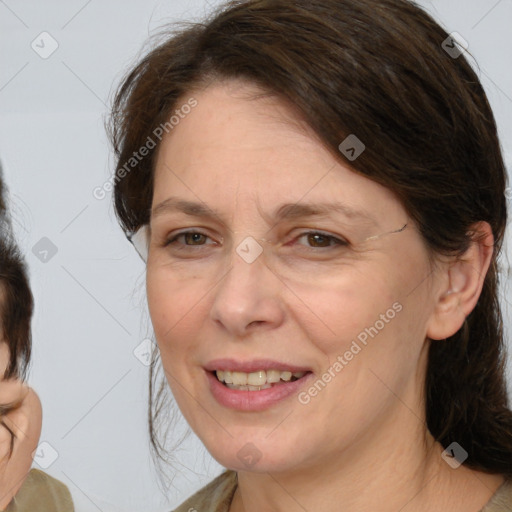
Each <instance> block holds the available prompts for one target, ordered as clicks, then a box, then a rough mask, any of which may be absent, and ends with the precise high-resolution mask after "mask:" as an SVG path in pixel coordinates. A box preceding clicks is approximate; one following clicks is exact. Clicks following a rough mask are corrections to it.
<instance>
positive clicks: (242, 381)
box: [231, 372, 247, 386]
mask: <svg viewBox="0 0 512 512" xmlns="http://www.w3.org/2000/svg"><path fill="white" fill-rule="evenodd" d="M231 377H232V379H233V384H234V385H235V386H246V385H247V373H242V372H233V373H232V374H231Z"/></svg>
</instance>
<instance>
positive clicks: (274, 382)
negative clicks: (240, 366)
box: [210, 370, 311, 391]
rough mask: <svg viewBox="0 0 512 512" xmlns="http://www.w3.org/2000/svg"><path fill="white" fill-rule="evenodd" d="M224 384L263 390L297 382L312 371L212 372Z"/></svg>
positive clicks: (240, 388)
mask: <svg viewBox="0 0 512 512" xmlns="http://www.w3.org/2000/svg"><path fill="white" fill-rule="evenodd" d="M210 373H211V374H212V375H213V376H214V377H215V378H216V379H217V380H218V381H219V382H220V383H221V384H222V385H224V386H225V387H227V388H229V389H233V390H238V391H262V390H264V389H270V388H273V387H277V386H282V385H283V384H286V383H290V382H295V381H296V380H300V379H302V378H303V377H305V376H306V375H307V374H309V373H311V372H309V371H300V372H292V371H289V370H285V371H282V370H257V371H254V372H250V373H247V372H237V371H229V370H214V371H212V372H210Z"/></svg>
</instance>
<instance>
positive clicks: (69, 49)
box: [0, 0, 512, 512]
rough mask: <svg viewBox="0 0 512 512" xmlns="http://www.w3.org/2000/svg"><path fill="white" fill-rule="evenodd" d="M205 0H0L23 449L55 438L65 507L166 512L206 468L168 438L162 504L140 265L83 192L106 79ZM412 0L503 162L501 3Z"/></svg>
mask: <svg viewBox="0 0 512 512" xmlns="http://www.w3.org/2000/svg"><path fill="white" fill-rule="evenodd" d="M217 3H218V2H210V3H207V2H205V1H203V0H195V1H190V0H189V1H184V0H173V1H154V2H151V1H145V0H131V1H121V0H107V1H100V0H89V1H85V0H68V1H63V0H62V1H57V0H46V1H41V0H4V1H2V0H0V46H1V49H2V52H1V56H0V160H1V161H2V163H3V166H4V173H5V175H6V178H7V182H8V185H9V187H10V191H11V196H12V208H13V214H14V216H15V225H16V232H17V234H18V237H19V241H20V244H21V246H22V248H23V249H24V251H25V253H26V254H27V260H28V264H29V266H30V272H31V280H32V286H33V291H34V295H35V300H36V312H35V318H34V323H33V332H34V356H33V363H32V370H31V374H30V379H29V382H30V384H31V385H32V386H33V387H34V388H35V389H36V391H37V392H38V394H39V396H40V398H41V401H42V403H43V409H44V419H43V431H42V435H41V442H46V443H49V445H51V448H49V447H48V446H46V445H43V450H42V452H40V454H41V455H40V458H39V459H38V460H40V461H41V462H42V463H43V464H46V463H48V462H49V461H51V457H52V453H53V451H52V450H55V451H56V453H57V454H58V458H57V459H56V460H55V461H54V462H53V463H52V464H51V465H50V466H49V467H48V468H47V469H46V471H47V472H48V473H50V474H51V475H53V476H55V477H56V478H59V479H60V480H62V481H63V482H64V483H66V484H67V485H68V486H69V489H70V490H71V492H72V494H73V498H74V500H75V503H76V508H77V511H79V512H80V511H97V510H101V511H103V512H107V511H109V512H110V511H123V512H127V511H139V510H145V511H166V510H170V509H172V508H173V507H174V506H176V505H177V504H178V503H180V502H181V501H183V500H184V499H185V498H186V497H187V496H188V495H190V494H191V493H192V492H193V491H194V490H195V489H197V488H199V487H201V486H202V485H204V484H205V483H206V482H207V481H209V480H210V479H211V478H212V477H213V476H214V475H216V474H218V473H219V472H220V471H221V468H220V466H219V465H218V464H217V463H215V462H214V461H213V460H212V459H211V458H210V457H209V455H208V454H207V453H206V452H205V450H204V448H202V447H201V445H200V443H199V442H198V441H197V440H196V439H195V438H194V437H193V436H192V437H191V438H190V440H189V441H187V442H185V443H184V444H183V445H182V448H181V449H180V451H179V452H178V456H179V460H180V462H179V463H177V466H176V478H175V480H174V488H173V489H171V491H170V492H169V493H167V497H168V500H169V501H168V502H166V501H165V500H166V498H165V496H164V495H163V494H162V493H161V492H160V489H159V487H158V486H157V483H156V482H157V478H156V472H155V470H154V469H153V468H152V465H151V463H150V459H149V448H148V446H149V445H148V436H147V433H146V430H147V429H146V400H147V376H148V370H147V367H146V366H144V364H142V363H141V362H140V361H139V360H138V359H137V358H136V357H135V356H134V354H133V351H134V349H135V348H136V347H137V346H138V345H139V344H140V343H141V341H142V340H143V339H144V338H146V337H147V336H148V335H150V328H149V322H148V320H147V314H146V312H145V302H144V267H143V265H142V262H141V261H140V260H139V259H138V257H137V255H136V254H135V252H134V251H133V250H132V248H131V247H130V246H129V244H128V243H127V242H126V240H125V239H124V237H123V235H122V233H121V231H120V229H119V228H118V226H117V224H116V221H115V218H114V215H113V210H112V207H111V205H110V198H111V197H110V194H109V195H108V196H107V197H106V198H105V199H103V200H97V199H95V198H94V197H93V194H92V191H93V189H94V188H95V187H97V186H101V185H102V184H103V183H104V182H105V181H106V180H107V179H108V177H109V175H110V173H111V172H112V169H113V158H112V156H111V155H110V149H109V147H108V143H107V139H106V136H105V132H104V129H103V122H104V118H105V115H106V113H107V112H108V104H109V99H110V98H111V93H112V90H113V84H117V83H119V79H120V77H121V76H122V75H123V74H124V72H125V71H126V69H127V67H128V66H129V65H130V64H133V63H134V62H135V60H136V56H137V54H138V53H139V51H140V50H141V47H142V44H143V43H144V41H146V39H147V37H148V35H150V34H152V33H154V32H155V30H157V29H158V28H159V27H161V26H162V25H163V24H164V23H166V22H169V21H173V20H179V19H187V20H191V19H194V18H197V17H198V16H199V17H200V16H201V15H202V14H204V13H205V12H209V10H210V8H211V6H212V5H216V4H217ZM420 3H421V4H422V5H424V6H425V7H426V8H427V10H428V11H429V12H431V13H432V14H433V15H434V16H435V17H436V18H437V19H438V20H439V21H440V22H441V23H442V24H443V25H444V26H445V28H446V29H447V30H448V32H452V31H457V32H459V33H460V34H461V35H462V36H463V37H464V38H465V39H466V40H467V41H468V43H469V50H470V51H471V53H472V54H473V56H474V57H475V58H476V60H477V62H478V64H479V66H480V72H479V73H480V76H481V79H482V81H483V84H484V86H485V89H486V91H487V93H488V95H489V98H490V101H491V104H492V106H493V109H494V112H495V115H496V118H497V121H498V126H499V131H500V136H501V140H502V145H503V148H504V152H505V155H506V158H507V162H508V165H509V169H510V164H511V163H512V143H511V137H512V68H511V65H510V63H511V60H510V55H511V50H512V35H511V32H510V25H511V22H512V1H511V0H500V1H496V0H438V1H426V0H425V1H423V2H420ZM43 31H47V32H48V33H50V34H51V36H52V38H54V39H55V40H56V41H57V43H58V45H59V46H58V49H57V50H56V51H55V52H54V53H53V54H52V55H51V56H50V57H48V58H47V59H43V58H41V57H40V56H39V55H38V54H37V53H36V52H35V51H34V50H33V49H32V48H31V43H32V41H33V40H36V42H37V41H40V37H39V34H41V32H43ZM440 43H441V42H440ZM39 44H40V45H41V43H39ZM49 44H50V41H49V40H47V41H46V44H45V48H46V49H48V48H49ZM43 237H47V238H48V239H50V240H51V242H52V243H53V244H54V245H55V246H56V248H57V253H56V254H55V255H54V256H53V257H51V258H50V257H49V256H50V254H49V255H48V257H47V258H48V261H46V262H44V261H41V260H40V259H39V258H38V257H36V255H35V254H34V253H33V252H32V249H33V247H34V246H35V245H36V244H37V243H38V242H39V241H40V240H41V238H43ZM40 243H41V242H40ZM36 247H39V246H36ZM43 249H44V247H43ZM40 250H42V249H40ZM36 252H38V251H36ZM42 256H44V254H39V257H42ZM504 265H507V263H506V262H504ZM508 293H509V292H508V289H507V290H503V302H504V305H505V306H506V307H507V310H506V315H507V317H506V322H507V331H508V330H509V326H510V323H511V322H510V319H511V313H510V309H509V308H508V304H509V302H510V298H509V296H508ZM509 371H510V368H509ZM45 461H46V463H45ZM34 467H38V466H37V464H36V463H34Z"/></svg>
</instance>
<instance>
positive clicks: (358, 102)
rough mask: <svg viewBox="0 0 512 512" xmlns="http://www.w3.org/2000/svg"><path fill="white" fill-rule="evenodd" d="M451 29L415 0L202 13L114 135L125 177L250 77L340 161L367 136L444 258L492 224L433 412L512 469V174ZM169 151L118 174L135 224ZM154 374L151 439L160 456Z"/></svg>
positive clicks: (146, 80) (472, 446)
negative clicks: (192, 100)
mask: <svg viewBox="0 0 512 512" xmlns="http://www.w3.org/2000/svg"><path fill="white" fill-rule="evenodd" d="M448 37H449V36H448V34H447V32H446V31H445V30H444V29H443V28H441V27H440V25H439V24H438V23H437V22H436V21H434V20H433V18H432V17H431V16H430V15H428V14H427V13H426V12H425V11H423V10H422V9H421V8H420V7H419V6H418V5H416V4H415V3H413V2H410V1H406V0H294V1H293V2H290V1H289V0H246V1H238V2H230V3H228V4H226V5H225V6H223V7H222V8H220V9H218V10H217V11H216V12H214V13H213V14H212V15H211V17H210V18H209V19H208V20H205V21H204V22H203V23H199V24H190V25H187V26H186V27H184V28H181V29H180V30H178V31H176V32H175V33H174V34H173V35H172V36H170V37H169V35H167V38H166V40H165V41H164V42H163V43H161V44H160V45H159V46H158V47H156V48H155V49H153V50H152V51H151V52H150V53H149V54H147V55H146V56H145V57H144V58H143V59H142V60H141V61H140V62H139V63H138V64H137V66H136V67H135V68H134V69H133V70H132V71H131V72H130V73H129V74H128V75H127V77H126V78H125V79H124V81H123V83H122V85H121V86H120V88H119V90H118V92H117V96H116V97H115V100H114V104H113V110H112V117H111V124H110V136H111V139H112V143H113V147H114V149H115V152H116V156H117V159H118V165H117V168H116V173H119V170H120V169H121V168H122V166H123V164H124V163H125V162H127V161H128V160H129V158H130V157H131V156H132V154H133V152H134V151H137V150H138V149H139V148H140V147H142V146H143V145H144V144H145V143H146V140H147V138H148V137H150V136H151V135H152V133H153V130H154V129H155V128H156V127H157V126H158V125H160V124H163V123H165V122H166V121H167V118H168V116H169V115H171V114H172V112H173V110H174V109H175V108H176V107H177V106H179V105H178V104H177V102H178V100H179V99H180V98H182V97H184V95H186V94H190V92H191V91H192V89H193V88H196V87H198V86H201V85H204V84H205V83H207V82H209V81H212V80H216V79H222V80H223V79H232V78H233V79H234V78H237V79H238V78H241V79H246V80H248V81H250V82H252V83H254V84H257V85H259V86H261V87H262V88H263V90H265V91H268V92H270V93H273V94H275V95H277V96H278V97H280V98H282V99H284V100H286V101H287V102H289V103H291V104H293V105H294V106H295V107H296V108H297V109H298V111H299V112H300V113H301V115H302V116H303V118H304V119H305V120H306V122H307V123H308V124H309V125H310V126H311V127H312V128H313V129H314V131H315V132H316V134H317V135H318V136H319V138H320V139H321V140H322V141H323V143H324V144H325V145H326V147H327V148H329V149H330V150H331V151H332V153H333V154H336V155H337V157H338V158H339V159H342V158H343V156H342V155H341V154H340V152H339V150H338V146H339V144H340V143H341V142H342V141H343V140H344V139H345V138H346V137H347V136H348V135H349V134H355V135H356V136H357V137H358V138H359V139H360V140H361V141H363V143H364V144H365V146H366V150H365V151H364V152H363V153H362V154H361V155H360V156H359V157H358V158H357V160H355V161H353V162H351V167H352V169H353V170H354V172H357V173H360V174H362V175H364V176H366V177H368V178H370V179H372V180H374V181H375V182H377V183H379V184H381V185H383V186H384V187H386V188H388V189H390V190H391V191H393V192H394V193H395V194H396V195H397V197H398V198H399V200H400V201H401V203H402V204H403V206H404V208H405V209H406V211H407V212H408V214H409V215H410V217H411V218H412V219H413V220H414V222H415V223H416V225H417V226H418V228H419V230H420V232H421V234H422V236H423V238H424V240H425V242H426V244H427V246H428V247H429V251H430V253H431V254H432V255H433V254H446V255H451V256H454V255H457V256H460V255H462V254H463V253H464V252H465V251H466V249H467V248H468V246H469V243H470V241H471V236H472V233H471V229H470V227H471V226H472V225H473V224H474V223H476V222H478V221H487V222H488V223H489V224H490V226H491V227H492V232H493V235H494V240H495V244H494V249H495V251H494V254H493V258H492V262H491V266H490V268H489V271H488V272H487V275H486V276H485V281H484V285H483V290H482V293H481V295H480V298H479V300H478V303H477V305H476V307H475V308H474V310H473V311H472V312H471V314H470V315H468V317H467V319H466V322H465V324H464V327H463V328H462V329H460V330H459V331H458V332H457V333H456V334H454V335H453V336H451V337H450V338H448V339H446V340H441V341H433V342H431V346H430V352H429V361H428V369H427V372H428V373H427V379H426V387H425V393H426V397H425V399H426V416H427V425H428V428H429V430H430V432H431V433H432V435H433V436H434V437H435V438H436V439H437V440H438V441H439V442H440V443H441V444H442V445H443V446H444V447H446V446H447V445H449V444H450V443H451V442H452V441H456V442H458V443H459V444H460V445H461V446H463V447H464V449H465V450H466V451H467V452H468V454H469V457H468V459H467V460H466V461H465V464H466V465H467V466H469V467H472V468H474V469H478V470H482V471H486V472H490V473H501V474H504V475H508V476H512V412H511V411H510V410H509V408H508V398H507V389H506V381H505V347H504V343H503V330H502V329H503V327H502V316H501V310H500V304H499V298H498V277H499V275H498V268H497V258H498V255H499V253H500V251H501V246H502V241H503V235H504V230H505V227H506V219H507V205H506V197H505V186H506V171H505V167H504V163H503V158H502V154H501V149H500V144H499V140H498V136H497V130H496V124H495V119H494V116H493V113H492V111H491V108H490V106H489V103H488V101H487V98H486V95H485V92H484V90H483V88H482V85H481V84H480V81H479V79H478V77H477V75H476V74H475V72H474V71H473V69H472V67H471V66H470V64H469V63H468V61H467V60H466V57H465V56H464V55H459V56H458V58H455V57H456V55H454V54H451V55H450V54H449V53H448V52H447V51H445V48H446V45H445V47H443V41H445V40H446V39H447V38H448ZM450 45H452V46H453V44H452V43H451V42H450ZM157 149H158V145H157V146H156V148H155V149H153V150H152V151H151V153H150V154H149V155H148V157H147V158H144V159H142V160H141V161H140V162H139V163H138V164H137V166H136V168H134V169H133V170H131V171H130V172H128V173H126V172H125V173H123V174H122V175H120V174H117V178H119V177H120V176H122V179H116V186H115V190H114V201H115V209H116V213H117V216H118V219H119V221H120V223H121V225H122V227H123V228H124V230H125V231H126V232H127V233H131V232H134V231H136V230H137V229H138V228H139V227H141V226H142V225H144V224H147V223H148V222H149V220H150V207H151V201H152V193H153V172H154V164H155V157H156V153H157ZM344 163H347V162H346V161H345V162H344ZM153 363H154V361H153ZM154 369H155V365H154V364H153V365H152V366H151V375H150V405H149V415H150V434H151V441H152V444H153V447H154V448H155V450H156V451H157V452H158V455H160V456H161V455H162V454H161V453H160V452H159V450H160V448H161V447H162V445H161V444H160V443H159V442H158V441H157V439H156V433H155V432H154V425H155V424H154V419H155V418H156V417H157V416H158V414H159V413H160V411H161V410H162V409H161V407H160V406H159V405H157V406H156V407H155V411H154V412H153V413H152V400H153V399H154V386H155V384H154V383H153V377H154V375H155V372H154ZM165 385H166V384H165V382H161V385H160V391H159V393H158V397H160V395H161V391H162V386H165Z"/></svg>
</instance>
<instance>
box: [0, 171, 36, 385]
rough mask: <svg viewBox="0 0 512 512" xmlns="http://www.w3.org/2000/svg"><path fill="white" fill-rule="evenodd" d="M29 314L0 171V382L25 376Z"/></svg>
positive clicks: (22, 267)
mask: <svg viewBox="0 0 512 512" xmlns="http://www.w3.org/2000/svg"><path fill="white" fill-rule="evenodd" d="M32 311H33V297H32V292H31V290H30V285H29V280H28V275H27V269H26V266H25V262H24V258H23V256H22V254H21V252H20V250H19V249H18V246H17V244H16V241H15V239H14V236H13V233H12V225H11V221H10V217H9V213H8V209H7V198H6V187H5V184H4V182H3V176H2V172H1V168H0V335H1V341H0V347H1V350H0V371H1V372H2V375H1V377H0V379H1V378H4V379H10V378H22V379H24V378H25V376H26V370H27V366H28V363H29V360H30V352H31V346H32V342H31V331H30V320H31V317H32Z"/></svg>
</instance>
